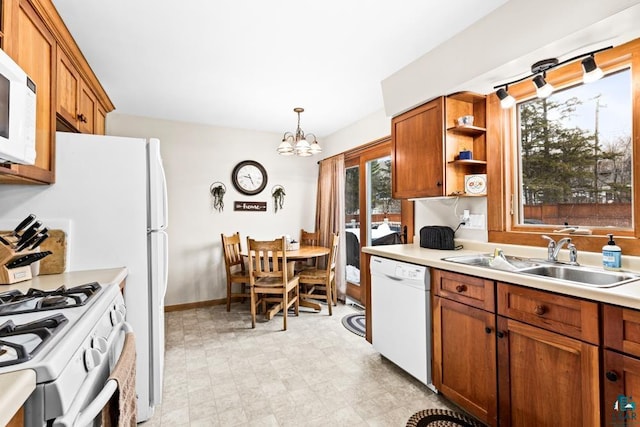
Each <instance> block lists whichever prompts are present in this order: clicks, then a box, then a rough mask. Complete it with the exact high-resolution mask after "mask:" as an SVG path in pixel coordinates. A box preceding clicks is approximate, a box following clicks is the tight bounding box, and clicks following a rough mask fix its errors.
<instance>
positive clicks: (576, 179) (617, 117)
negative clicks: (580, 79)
mask: <svg viewBox="0 0 640 427" xmlns="http://www.w3.org/2000/svg"><path fill="white" fill-rule="evenodd" d="M631 111H632V107H631V72H630V70H629V69H625V70H622V71H618V72H616V73H613V74H610V75H608V76H606V77H605V78H603V79H602V80H600V81H598V82H595V83H590V84H588V85H585V84H580V85H577V86H573V87H570V88H567V89H564V90H562V91H557V92H555V93H554V94H553V95H552V96H550V97H548V98H545V99H539V98H536V99H532V100H528V101H525V102H521V103H519V104H518V120H519V141H520V145H519V153H520V168H519V179H520V191H521V194H520V222H521V223H525V224H549V225H563V224H564V225H581V226H603V227H608V226H613V227H622V228H629V227H631V225H632V223H631V221H632V215H631V212H632V198H631V196H632V144H631Z"/></svg>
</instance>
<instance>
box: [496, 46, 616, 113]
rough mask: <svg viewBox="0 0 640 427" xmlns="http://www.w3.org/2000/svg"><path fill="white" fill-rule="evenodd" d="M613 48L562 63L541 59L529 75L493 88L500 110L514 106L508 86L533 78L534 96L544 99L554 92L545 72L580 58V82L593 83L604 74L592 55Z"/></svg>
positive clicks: (592, 52)
mask: <svg viewBox="0 0 640 427" xmlns="http://www.w3.org/2000/svg"><path fill="white" fill-rule="evenodd" d="M612 47H613V46H608V47H605V48H602V49H598V50H594V51H591V52H587V53H583V54H581V55H577V56H574V57H573V58H569V59H567V60H564V61H562V62H559V61H558V60H557V59H556V58H549V59H543V60H542V61H538V62H536V63H535V64H533V65H532V66H531V74H528V75H526V76H525V77H522V78H519V79H517V80H513V81H511V82H508V83H502V84H499V85H497V86H494V87H493V88H494V89H498V90H497V91H496V95H497V96H498V99H500V106H501V107H502V108H511V107H513V106H514V105H515V103H516V100H515V98H514V97H513V96H511V95H509V85H512V84H514V83H519V82H521V81H523V80H527V79H529V78H531V77H533V79H532V81H533V84H534V86H535V87H536V94H537V95H538V98H546V97H548V96H549V95H551V94H552V93H553V91H554V89H555V88H554V87H553V86H552V85H551V84H550V83H548V82H547V81H546V77H547V71H549V70H551V69H553V68H556V67H559V66H561V65H565V64H568V63H570V62H573V61H576V60H578V59H580V58H584V59H583V60H582V70H583V73H584V74H583V76H582V81H583V82H584V83H591V82H595V81H596V80H598V79H600V78H602V76H604V73H603V72H602V70H601V69H600V67H598V65H597V64H596V60H595V57H594V55H595V54H596V53H598V52H602V51H604V50H608V49H611V48H612Z"/></svg>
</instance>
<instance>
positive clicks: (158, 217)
mask: <svg viewBox="0 0 640 427" xmlns="http://www.w3.org/2000/svg"><path fill="white" fill-rule="evenodd" d="M148 153H149V155H148V159H149V160H148V161H149V165H148V168H149V203H150V206H149V210H150V221H149V225H148V227H149V230H150V231H151V230H164V229H165V228H167V225H168V223H169V199H168V195H167V178H166V176H165V172H164V166H163V165H162V157H161V156H160V141H159V140H157V139H155V138H152V139H150V140H149V141H148Z"/></svg>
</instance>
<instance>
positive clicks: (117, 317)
mask: <svg viewBox="0 0 640 427" xmlns="http://www.w3.org/2000/svg"><path fill="white" fill-rule="evenodd" d="M122 322H124V314H122V313H120V312H119V311H117V310H113V311H112V312H111V325H112V326H116V325H117V324H119V323H122Z"/></svg>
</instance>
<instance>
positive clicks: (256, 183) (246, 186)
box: [231, 160, 267, 196]
mask: <svg viewBox="0 0 640 427" xmlns="http://www.w3.org/2000/svg"><path fill="white" fill-rule="evenodd" d="M231 181H232V182H233V186H234V187H235V188H236V190H238V191H239V192H240V193H242V194H246V195H249V196H252V195H255V194H258V193H260V192H261V191H262V190H264V188H265V187H266V185H267V171H266V170H265V169H264V167H263V166H262V165H261V164H260V163H258V162H255V161H253V160H245V161H243V162H240V163H238V164H237V165H236V167H235V168H233V172H232V173H231Z"/></svg>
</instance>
